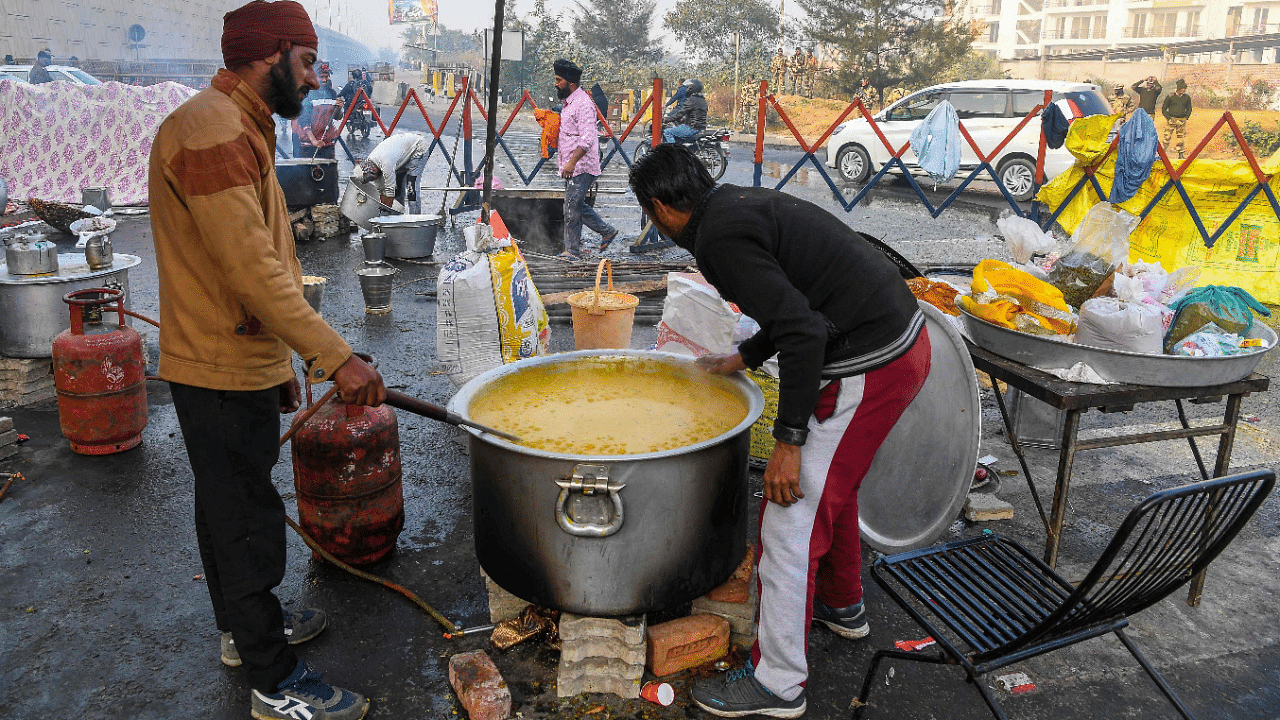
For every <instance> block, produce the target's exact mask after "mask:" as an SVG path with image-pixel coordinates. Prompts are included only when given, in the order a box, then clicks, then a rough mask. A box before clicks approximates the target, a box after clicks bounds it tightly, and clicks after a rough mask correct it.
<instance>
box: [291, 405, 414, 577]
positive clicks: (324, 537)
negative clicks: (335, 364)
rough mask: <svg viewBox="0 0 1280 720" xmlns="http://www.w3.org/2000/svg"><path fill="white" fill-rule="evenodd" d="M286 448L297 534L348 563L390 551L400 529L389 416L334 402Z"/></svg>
mask: <svg viewBox="0 0 1280 720" xmlns="http://www.w3.org/2000/svg"><path fill="white" fill-rule="evenodd" d="M292 444H293V486H294V489H295V490H297V495H298V521H299V524H301V525H302V529H303V530H305V531H306V532H307V534H308V535H310V536H311V537H312V538H314V539H315V541H316V542H317V543H319V544H320V547H322V548H324V549H325V550H327V551H329V552H330V553H332V554H333V555H334V557H336V558H338V559H339V560H342V561H343V562H347V563H350V564H352V565H361V564H365V563H371V562H375V561H377V560H380V559H382V557H383V556H384V555H386V554H387V553H388V552H391V549H392V548H393V547H395V545H396V537H397V536H399V535H400V530H401V529H402V528H403V527H404V493H403V491H402V489H401V486H400V431H399V429H398V426H397V424H396V413H395V411H394V410H392V409H391V408H390V407H389V406H387V405H383V406H381V407H376V408H371V407H363V406H361V405H347V404H345V403H343V402H341V401H339V400H337V399H334V400H331V401H329V402H328V403H325V405H324V407H322V408H320V409H319V410H318V411H316V414H315V415H312V416H311V418H310V419H309V420H307V422H306V423H304V424H303V425H302V427H301V428H299V429H298V432H297V433H296V434H294V436H293V441H292Z"/></svg>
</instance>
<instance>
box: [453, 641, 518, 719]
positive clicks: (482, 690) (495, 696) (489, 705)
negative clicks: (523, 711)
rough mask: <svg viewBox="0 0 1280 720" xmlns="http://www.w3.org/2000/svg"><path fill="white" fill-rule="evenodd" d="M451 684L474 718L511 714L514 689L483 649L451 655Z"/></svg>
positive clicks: (469, 714) (468, 714)
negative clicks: (509, 685)
mask: <svg viewBox="0 0 1280 720" xmlns="http://www.w3.org/2000/svg"><path fill="white" fill-rule="evenodd" d="M449 684H450V685H452V686H453V691H454V692H455V693H457V694H458V700H459V701H461V703H462V707H463V708H465V709H466V711H467V717H469V718H471V720H506V719H507V718H509V717H511V690H510V689H509V688H508V687H507V682H506V681H505V680H503V679H502V674H501V673H499V672H498V668H497V667H496V666H495V665H494V664H493V661H492V660H490V659H489V656H488V655H487V654H485V652H484V651H483V650H472V651H471V652H465V653H459V654H457V655H454V656H453V657H451V658H449Z"/></svg>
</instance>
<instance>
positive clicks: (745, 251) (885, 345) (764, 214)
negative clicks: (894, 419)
mask: <svg viewBox="0 0 1280 720" xmlns="http://www.w3.org/2000/svg"><path fill="white" fill-rule="evenodd" d="M675 241H676V244H678V245H680V246H681V247H683V248H685V249H686V250H688V251H689V252H691V253H693V255H694V257H695V258H696V259H697V262H698V269H699V270H701V271H702V274H703V275H704V276H705V277H706V278H707V280H708V281H709V282H710V283H711V284H712V285H713V286H715V288H716V289H717V290H719V291H720V294H721V295H722V296H723V297H724V298H725V299H726V300H729V301H730V302H734V303H737V305H738V307H740V308H741V309H742V311H743V312H744V313H746V314H747V315H748V316H750V317H752V318H754V319H755V320H756V322H758V323H760V328H761V330H760V332H758V333H756V334H755V335H754V336H752V337H751V338H748V339H747V340H746V341H745V342H743V343H742V345H740V346H739V347H738V352H739V353H741V355H742V359H743V361H744V362H745V363H746V365H747V367H751V368H757V367H760V365H761V364H763V363H764V361H765V360H768V359H769V358H770V357H772V356H773V354H774V353H775V352H776V353H778V365H779V371H780V372H779V374H780V376H781V378H780V391H779V400H778V419H777V421H776V425H775V428H777V427H778V426H781V427H783V428H786V429H791V430H801V431H803V430H804V429H805V428H807V427H808V423H809V416H810V415H812V414H813V410H814V407H815V406H816V405H817V403H818V389H819V386H820V384H821V380H822V378H836V377H848V376H851V375H859V374H862V373H866V372H869V371H871V370H874V369H876V368H878V367H883V366H884V365H887V364H889V363H890V362H892V361H893V360H895V359H897V358H898V357H899V356H901V355H902V354H903V353H905V352H906V351H907V350H909V349H910V348H911V345H912V344H913V343H914V342H915V340H916V337H917V336H918V335H919V333H920V328H921V327H923V325H924V315H923V313H921V312H920V308H919V306H918V305H917V304H916V299H915V297H914V296H913V295H912V294H911V290H910V288H908V287H907V284H906V283H905V282H904V281H903V280H902V276H901V275H900V274H899V273H898V268H897V266H896V265H894V264H893V262H891V261H890V260H889V259H888V258H887V257H885V255H884V253H882V252H881V251H880V250H879V249H878V248H876V247H875V246H874V245H872V244H871V243H869V242H867V241H866V240H865V239H863V238H862V236H861V235H859V234H858V233H857V232H856V231H854V230H853V229H852V228H850V227H849V226H848V225H845V224H844V222H842V221H841V220H840V219H839V218H837V217H835V216H833V215H831V214H830V213H828V212H827V211H825V210H823V209H822V208H820V207H818V206H817V205H814V204H813V203H810V202H806V201H804V200H800V199H799V198H796V197H792V196H791V195H787V194H784V193H781V192H778V191H776V190H769V189H765V188H749V187H737V186H734V185H720V186H718V187H717V188H715V189H714V190H712V191H711V192H710V193H709V194H708V195H707V197H705V198H703V199H702V201H701V202H700V203H699V204H698V205H697V206H696V207H695V208H694V210H693V215H692V217H691V218H690V219H689V224H688V225H686V226H685V228H684V230H683V231H681V233H680V236H679V237H677V238H675Z"/></svg>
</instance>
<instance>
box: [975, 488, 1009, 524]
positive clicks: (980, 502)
mask: <svg viewBox="0 0 1280 720" xmlns="http://www.w3.org/2000/svg"><path fill="white" fill-rule="evenodd" d="M964 516H965V518H966V519H967V520H969V521H970V522H989V521H991V520H1012V519H1013V506H1012V505H1010V504H1009V503H1007V502H1005V501H1003V500H1001V499H1000V498H998V497H996V496H995V495H990V494H988V493H969V496H968V497H967V498H965V501H964Z"/></svg>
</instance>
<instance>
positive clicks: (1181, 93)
mask: <svg viewBox="0 0 1280 720" xmlns="http://www.w3.org/2000/svg"><path fill="white" fill-rule="evenodd" d="M1176 88H1177V89H1176V90H1175V91H1174V92H1173V94H1172V95H1166V96H1165V98H1164V104H1163V105H1161V106H1160V114H1162V115H1164V119H1165V126H1164V149H1165V151H1166V152H1167V151H1168V150H1169V141H1170V140H1173V139H1174V138H1175V137H1176V138H1177V140H1178V145H1177V150H1178V159H1179V160H1182V159H1183V158H1185V157H1186V155H1184V154H1183V145H1184V143H1185V142H1186V140H1187V120H1188V119H1189V118H1190V117H1191V96H1190V95H1188V94H1187V81H1186V80H1178V84H1177V86H1176Z"/></svg>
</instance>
